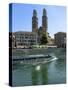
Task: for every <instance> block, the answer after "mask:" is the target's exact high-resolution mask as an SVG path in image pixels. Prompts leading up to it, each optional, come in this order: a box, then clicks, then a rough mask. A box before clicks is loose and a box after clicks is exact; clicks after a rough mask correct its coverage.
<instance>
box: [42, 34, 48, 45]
mask: <svg viewBox="0 0 68 90" xmlns="http://www.w3.org/2000/svg"><path fill="white" fill-rule="evenodd" d="M46 43H48V40H47V33H46V32H43V33H42V37H41V44H46Z"/></svg>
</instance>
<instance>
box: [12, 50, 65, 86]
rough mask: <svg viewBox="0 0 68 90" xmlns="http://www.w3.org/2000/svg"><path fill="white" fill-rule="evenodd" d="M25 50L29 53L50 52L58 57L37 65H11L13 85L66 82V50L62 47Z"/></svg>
mask: <svg viewBox="0 0 68 90" xmlns="http://www.w3.org/2000/svg"><path fill="white" fill-rule="evenodd" d="M29 51H30V52H29ZM40 51H41V52H40ZM25 52H26V54H29V55H30V54H38V53H44V54H51V55H53V56H54V55H55V56H56V57H57V58H58V59H57V60H54V61H51V62H47V63H44V64H39V65H32V64H31V65H29V64H27V65H24V64H16V65H13V71H12V72H13V86H21V85H22V86H23V85H25V86H26V85H46V84H59V83H65V82H66V52H65V50H64V49H61V48H60V49H59V48H58V49H44V50H41V49H39V50H26V51H25ZM16 53H17V52H16ZM16 53H15V54H16ZM21 53H22V51H21ZM17 55H18V53H17ZM21 55H22V54H21Z"/></svg>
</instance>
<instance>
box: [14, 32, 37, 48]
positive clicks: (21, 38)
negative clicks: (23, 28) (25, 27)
mask: <svg viewBox="0 0 68 90" xmlns="http://www.w3.org/2000/svg"><path fill="white" fill-rule="evenodd" d="M14 35H15V39H16V47H20V48H27V47H30V46H32V45H36V44H37V37H38V36H37V34H36V33H35V32H20V31H19V32H14Z"/></svg>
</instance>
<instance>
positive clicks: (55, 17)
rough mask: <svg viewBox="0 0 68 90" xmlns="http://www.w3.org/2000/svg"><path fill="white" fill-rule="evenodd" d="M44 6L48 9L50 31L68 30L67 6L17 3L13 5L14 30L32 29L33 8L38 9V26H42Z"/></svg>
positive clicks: (51, 34) (52, 33) (51, 32)
mask: <svg viewBox="0 0 68 90" xmlns="http://www.w3.org/2000/svg"><path fill="white" fill-rule="evenodd" d="M43 8H45V9H46V11H47V17H48V29H47V31H48V33H49V35H50V36H51V37H53V35H54V34H55V33H57V32H60V31H62V32H66V7H64V6H54V5H38V4H37V5H36V4H22V3H15V4H13V7H12V31H13V32H15V31H32V15H33V10H34V9H36V10H37V16H38V27H40V26H42V13H43Z"/></svg>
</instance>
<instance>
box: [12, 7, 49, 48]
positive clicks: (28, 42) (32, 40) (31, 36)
mask: <svg viewBox="0 0 68 90" xmlns="http://www.w3.org/2000/svg"><path fill="white" fill-rule="evenodd" d="M47 24H48V22H47V12H46V9H45V8H44V9H43V15H42V26H40V27H38V15H37V11H36V10H35V9H34V10H33V16H32V32H25V31H18V32H13V33H12V47H13V48H14V47H17V48H24V47H25V48H27V47H31V46H32V45H39V44H43V43H41V40H42V35H43V33H45V34H46V38H47V40H48V32H47V26H48V25H47ZM44 42H45V41H44Z"/></svg>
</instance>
